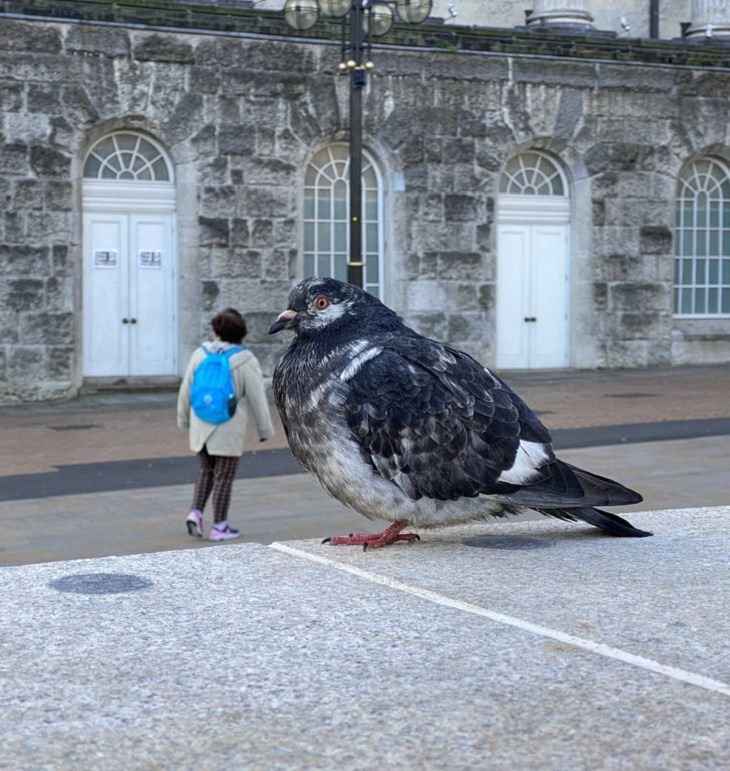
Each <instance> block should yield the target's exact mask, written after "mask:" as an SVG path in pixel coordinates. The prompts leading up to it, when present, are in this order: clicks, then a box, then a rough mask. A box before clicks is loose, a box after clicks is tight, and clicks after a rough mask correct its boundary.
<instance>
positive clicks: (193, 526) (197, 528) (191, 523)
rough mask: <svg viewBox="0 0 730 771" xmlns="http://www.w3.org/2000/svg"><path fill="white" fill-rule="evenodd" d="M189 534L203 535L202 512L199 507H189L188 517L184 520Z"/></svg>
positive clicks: (200, 536)
mask: <svg viewBox="0 0 730 771" xmlns="http://www.w3.org/2000/svg"><path fill="white" fill-rule="evenodd" d="M185 524H186V525H187V526H188V533H190V535H197V536H198V538H202V537H203V512H202V511H200V509H191V510H190V513H189V514H188V518H187V519H186V520H185Z"/></svg>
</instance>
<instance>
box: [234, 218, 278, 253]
mask: <svg viewBox="0 0 730 771" xmlns="http://www.w3.org/2000/svg"><path fill="white" fill-rule="evenodd" d="M270 243H271V242H270V241H269V242H268V243H267V244H266V245H270ZM251 245H252V246H261V245H262V244H259V243H253V244H252V242H251V237H250V234H249V225H248V220H245V219H241V218H240V217H237V218H235V219H233V220H231V246H237V247H241V246H251Z"/></svg>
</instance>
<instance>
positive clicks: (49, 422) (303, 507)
mask: <svg viewBox="0 0 730 771" xmlns="http://www.w3.org/2000/svg"><path fill="white" fill-rule="evenodd" d="M507 379H508V382H510V383H511V384H512V385H513V387H515V389H516V390H517V391H518V393H520V394H521V395H522V396H523V397H524V398H525V399H526V401H527V402H528V403H529V404H530V405H531V406H532V407H533V408H534V409H536V410H538V411H539V412H540V413H541V414H542V418H543V420H544V422H545V423H546V424H547V425H548V426H549V427H550V428H551V430H553V434H554V436H555V438H556V445H557V446H559V447H561V448H565V449H562V451H561V456H562V457H564V458H566V459H567V460H570V461H572V462H574V463H576V464H578V465H583V466H585V467H587V468H590V469H593V470H594V471H596V472H597V473H600V474H604V475H608V476H614V477H616V478H618V479H620V480H621V481H624V482H625V483H627V484H629V485H631V486H635V487H636V488H637V489H639V490H640V491H641V492H642V493H643V494H644V496H645V501H644V503H643V504H640V505H639V506H638V507H634V508H639V509H644V510H646V509H663V508H678V507H687V506H710V505H722V504H727V503H730V460H729V459H728V450H727V436H728V435H730V366H716V367H699V368H677V369H671V370H651V371H646V370H642V371H634V370H631V371H605V372H577V373H576V372H561V373H555V372H548V373H531V374H529V375H528V374H524V373H519V374H513V375H509V376H507ZM174 402H175V397H174V394H171V393H156V394H113V393H112V394H102V395H95V396H87V397H84V398H81V399H76V400H73V401H70V402H65V403H56V404H43V405H23V406H12V407H0V421H1V422H2V427H3V430H2V432H0V501H2V502H3V503H2V514H0V518H1V520H2V528H3V531H2V532H3V538H2V540H1V541H0V565H2V564H4V565H12V564H24V563H29V562H41V561H48V560H59V559H70V558H74V557H94V556H103V555H108V554H129V553H136V552H151V551H160V550H168V549H180V548H189V547H190V546H191V544H193V543H194V542H193V541H192V540H191V539H190V538H189V537H188V536H187V535H186V534H185V531H184V530H183V529H182V528H181V524H180V519H181V515H183V514H184V512H185V510H186V507H187V505H188V502H189V501H188V498H189V495H190V492H191V482H192V479H193V476H194V470H195V463H194V459H193V458H192V457H191V456H190V454H189V453H188V451H187V441H186V435H185V432H182V431H179V430H177V428H176V427H175V419H174ZM656 440H661V441H656ZM249 446H250V447H252V448H258V447H259V445H258V444H257V443H256V442H255V438H254V437H252V441H251V442H250V443H249ZM265 446H266V447H267V448H270V449H267V450H265V451H262V452H256V453H245V454H244V458H243V461H242V463H241V469H240V472H241V476H242V477H245V479H241V480H239V481H238V482H237V483H236V484H237V486H236V488H235V490H234V500H233V504H232V509H231V519H232V521H233V522H234V523H236V524H237V525H239V526H240V527H241V529H242V531H243V533H244V537H245V538H246V539H248V540H252V541H259V542H261V543H270V542H271V541H274V540H281V539H286V538H310V537H316V536H320V537H322V536H325V535H329V534H332V533H338V532H349V531H351V530H352V529H354V528H357V529H362V528H363V526H364V525H367V523H366V522H365V521H364V520H362V519H361V518H360V517H359V516H357V515H354V514H353V513H352V512H349V511H347V510H345V509H343V508H342V507H341V506H339V504H337V502H336V501H333V500H332V499H330V498H329V497H327V496H326V495H325V494H324V493H323V492H322V491H321V490H320V488H319V487H318V486H317V485H316V483H314V482H312V480H311V479H310V478H309V477H308V476H307V475H304V474H299V473H297V472H298V470H299V469H298V467H297V465H296V463H295V462H294V461H293V459H292V458H291V456H290V455H289V453H288V450H286V449H285V441H284V437H283V434H282V432H281V431H279V433H278V435H277V436H276V437H275V438H274V439H273V440H272V441H271V442H269V443H267V444H266V445H265ZM499 526H500V525H499V524H497V523H494V524H490V525H488V526H487V527H489V528H495V527H499ZM195 545H203V543H202V542H201V543H196V544H195Z"/></svg>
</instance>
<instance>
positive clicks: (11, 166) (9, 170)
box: [0, 142, 30, 176]
mask: <svg viewBox="0 0 730 771" xmlns="http://www.w3.org/2000/svg"><path fill="white" fill-rule="evenodd" d="M29 170H30V167H29V165H28V146H27V145H25V144H22V143H20V142H16V143H10V144H7V143H6V144H3V145H0V174H17V175H22V176H25V175H26V174H28V172H29Z"/></svg>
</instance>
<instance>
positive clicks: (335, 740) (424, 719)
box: [0, 508, 730, 771]
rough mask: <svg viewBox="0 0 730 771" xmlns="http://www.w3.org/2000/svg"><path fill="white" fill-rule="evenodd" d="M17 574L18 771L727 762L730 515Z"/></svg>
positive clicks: (10, 607) (708, 769) (3, 620)
mask: <svg viewBox="0 0 730 771" xmlns="http://www.w3.org/2000/svg"><path fill="white" fill-rule="evenodd" d="M635 517H636V522H637V524H638V525H639V526H640V527H642V528H646V529H651V530H653V531H654V533H655V536H654V537H653V538H646V539H614V538H608V537H605V536H602V535H601V534H600V533H597V531H595V530H593V529H591V528H589V527H586V526H576V525H570V524H566V523H561V522H548V521H540V522H520V523H516V524H507V525H500V526H499V527H498V528H496V529H495V530H494V531H490V532H489V533H485V532H484V529H483V528H482V527H471V528H459V529H448V530H444V531H440V532H435V533H431V534H425V536H424V540H423V541H422V542H421V543H418V544H401V545H398V546H394V547H390V548H388V549H383V550H379V551H374V552H369V553H366V554H364V553H363V552H362V551H361V550H359V549H356V548H347V547H339V548H337V547H329V546H321V545H319V544H318V543H317V542H310V541H307V542H292V543H288V544H275V545H273V547H269V548H267V547H265V546H262V545H260V544H232V545H231V544H229V545H227V546H226V547H224V548H219V549H207V550H202V551H201V550H189V551H178V552H168V553H165V554H149V555H136V556H125V557H116V558H115V557H111V558H104V559H96V560H90V561H81V562H56V563H48V564H42V565H26V566H22V567H5V568H0V580H1V581H2V582H3V585H4V586H6V587H7V586H12V587H13V591H5V592H2V593H0V680H1V682H2V687H1V688H0V711H1V713H2V715H3V720H2V721H0V768H8V769H10V768H12V769H15V768H74V769H77V770H78V771H85V769H98V768H104V769H110V770H112V771H113V770H115V769H124V770H125V771H127V770H128V769H131V770H134V769H148V768H180V769H193V768H195V769H204V770H205V769H231V768H246V769H267V770H268V769H305V768H318V769H343V768H346V769H348V771H349V770H350V769H376V768H377V769H381V768H382V769H389V768H393V769H443V768H449V769H473V768H479V769H487V770H491V769H510V771H511V770H512V769H540V770H541V771H542V770H543V769H555V770H556V771H557V770H558V769H559V770H560V771H573V770H574V769H576V770H577V769H586V771H587V770H589V769H590V770H591V771H592V770H593V769H608V770H612V769H617V770H618V769H622V770H624V769H631V770H632V771H634V770H637V771H643V770H646V771H649V770H651V771H654V770H655V769H664V770H666V771H674V770H675V769H676V771H687V770H688V769H697V771H699V770H700V769H702V771H714V770H715V769H726V768H727V767H728V758H730V666H729V662H730V647H729V645H728V641H729V640H730V624H729V623H728V618H729V617H728V614H727V607H728V589H730V574H729V573H728V570H727V553H728V528H727V522H728V517H730V508H723V509H720V508H716V509H707V510H696V509H695V510H689V511H687V510H684V511H674V512H672V511H668V512H666V511H665V512H658V513H646V512H644V513H638V514H636V515H635Z"/></svg>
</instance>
